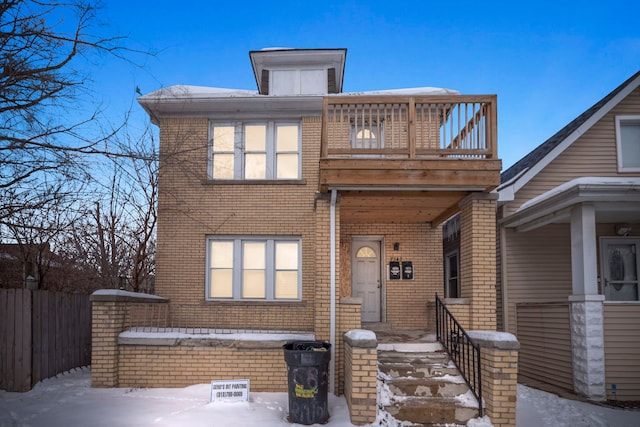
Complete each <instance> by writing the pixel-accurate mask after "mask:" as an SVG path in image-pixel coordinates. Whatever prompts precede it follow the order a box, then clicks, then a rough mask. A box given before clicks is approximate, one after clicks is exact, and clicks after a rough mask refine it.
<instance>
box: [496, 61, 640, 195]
mask: <svg viewBox="0 0 640 427" xmlns="http://www.w3.org/2000/svg"><path fill="white" fill-rule="evenodd" d="M638 86H640V71H638V72H636V73H635V74H634V75H633V76H631V77H630V78H628V79H627V80H625V81H624V82H623V83H622V84H621V85H620V86H618V87H617V88H615V89H614V90H613V91H611V92H610V93H609V94H608V95H606V96H605V97H604V98H602V99H601V100H600V101H598V102H596V103H595V104H594V105H592V106H591V107H590V108H589V109H587V110H586V111H584V112H583V113H582V114H580V115H579V116H578V117H576V118H575V119H573V120H572V121H571V122H569V124H567V125H566V126H565V127H563V128H562V129H560V130H559V131H558V132H556V133H555V134H554V135H553V136H551V137H550V138H549V139H547V140H546V141H545V142H543V143H542V144H540V145H538V146H537V147H536V148H535V149H533V150H532V151H531V152H530V153H529V154H527V155H526V156H524V157H523V158H521V159H520V160H518V161H517V162H516V163H514V164H513V165H512V166H511V167H509V168H508V169H507V170H505V171H504V172H502V174H501V175H500V180H501V182H502V183H503V186H502V188H506V187H508V186H515V188H514V191H517V190H518V189H520V188H522V186H524V185H525V184H526V183H527V182H528V181H529V180H530V179H531V178H533V177H534V176H535V175H536V174H537V173H538V172H539V171H540V170H541V169H542V168H543V167H544V166H546V165H547V164H548V163H550V162H551V161H552V160H553V159H554V158H555V157H556V156H557V155H559V154H560V153H561V152H562V151H564V149H566V147H568V146H569V145H571V143H573V142H574V141H575V140H576V139H577V138H578V136H580V135H581V134H582V133H584V132H585V131H586V130H587V129H589V128H590V127H591V126H593V124H595V122H597V121H598V120H600V119H601V118H602V117H603V116H604V115H605V114H606V113H608V112H609V111H610V110H611V109H612V108H613V107H614V106H615V105H617V104H618V103H619V102H620V101H621V100H622V99H623V98H624V97H626V96H627V95H628V94H629V93H630V92H632V91H633V90H635V89H636V88H637V87H638Z"/></svg>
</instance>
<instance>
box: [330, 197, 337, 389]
mask: <svg viewBox="0 0 640 427" xmlns="http://www.w3.org/2000/svg"><path fill="white" fill-rule="evenodd" d="M336 198H337V191H336V190H335V189H332V190H331V206H330V210H329V228H330V230H329V245H330V248H329V263H330V265H331V267H330V269H329V271H330V273H329V274H330V275H331V277H330V279H329V283H330V284H329V286H330V288H331V303H330V311H331V313H330V319H329V322H330V324H329V341H330V342H331V367H330V369H329V390H330V391H331V393H333V394H335V381H336V374H335V372H336Z"/></svg>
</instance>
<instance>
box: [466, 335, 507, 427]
mask: <svg viewBox="0 0 640 427" xmlns="http://www.w3.org/2000/svg"><path fill="white" fill-rule="evenodd" d="M469 336H470V337H471V339H472V340H473V342H475V343H477V344H479V345H480V360H481V365H482V398H483V400H484V403H485V414H486V415H487V416H489V418H491V423H492V424H493V425H494V426H495V427H503V426H504V427H507V426H515V425H516V401H517V396H518V389H517V385H518V350H519V349H520V343H519V342H518V340H517V339H516V337H515V336H514V335H512V334H510V333H507V332H492V331H470V332H469Z"/></svg>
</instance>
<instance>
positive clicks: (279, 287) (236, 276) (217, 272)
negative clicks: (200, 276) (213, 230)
mask: <svg viewBox="0 0 640 427" xmlns="http://www.w3.org/2000/svg"><path fill="white" fill-rule="evenodd" d="M207 260H208V261H207V290H206V294H207V298H208V299H235V300H267V301H276V300H299V299H300V289H301V274H300V240H299V239H291V238H285V237H283V238H277V237H276V238H254V237H229V238H224V237H221V238H218V237H215V238H214V237H210V238H209V239H208V240H207Z"/></svg>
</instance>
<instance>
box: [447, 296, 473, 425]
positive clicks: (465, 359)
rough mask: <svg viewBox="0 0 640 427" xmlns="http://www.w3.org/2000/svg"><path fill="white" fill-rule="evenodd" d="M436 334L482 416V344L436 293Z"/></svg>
mask: <svg viewBox="0 0 640 427" xmlns="http://www.w3.org/2000/svg"><path fill="white" fill-rule="evenodd" d="M436 334H437V338H438V341H440V343H441V344H442V346H443V347H444V348H445V350H446V351H447V353H449V356H450V357H451V360H452V361H453V363H454V364H455V365H456V367H457V368H458V371H460V373H461V374H462V377H463V378H464V380H465V381H466V383H467V385H468V386H469V389H470V390H471V392H472V393H473V395H474V396H475V398H476V400H477V401H478V412H479V415H480V416H481V417H482V416H483V410H482V370H481V369H480V368H481V366H480V346H479V345H478V344H476V343H474V342H473V341H472V340H471V338H470V337H469V335H468V334H467V332H466V331H465V330H464V329H463V328H462V326H460V323H458V321H457V320H456V318H455V317H453V314H451V312H450V311H449V309H448V308H447V307H446V306H445V305H444V303H443V302H442V300H441V299H440V298H439V297H438V295H436Z"/></svg>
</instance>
